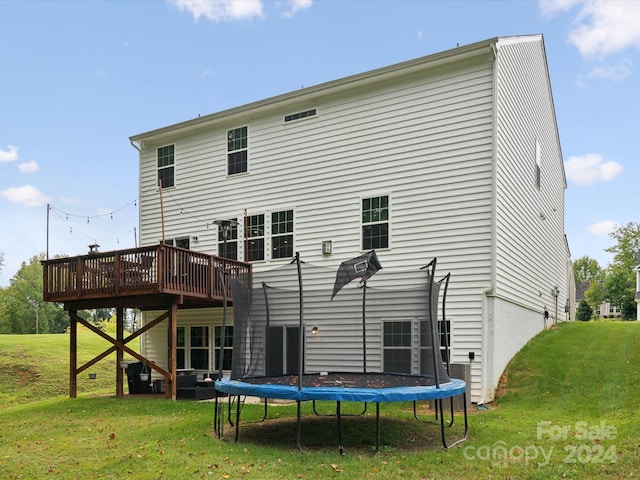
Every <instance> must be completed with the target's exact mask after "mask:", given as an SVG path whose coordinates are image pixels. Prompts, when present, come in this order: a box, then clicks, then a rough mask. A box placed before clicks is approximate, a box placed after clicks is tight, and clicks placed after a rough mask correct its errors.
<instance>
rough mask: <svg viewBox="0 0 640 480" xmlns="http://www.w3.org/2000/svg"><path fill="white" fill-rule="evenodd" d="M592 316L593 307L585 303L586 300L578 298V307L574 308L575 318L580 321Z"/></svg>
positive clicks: (585, 320)
mask: <svg viewBox="0 0 640 480" xmlns="http://www.w3.org/2000/svg"><path fill="white" fill-rule="evenodd" d="M592 317H593V308H591V306H590V305H589V304H588V303H587V301H586V300H580V303H579V304H578V308H577V309H576V320H580V321H582V322H588V321H589V320H591V318H592Z"/></svg>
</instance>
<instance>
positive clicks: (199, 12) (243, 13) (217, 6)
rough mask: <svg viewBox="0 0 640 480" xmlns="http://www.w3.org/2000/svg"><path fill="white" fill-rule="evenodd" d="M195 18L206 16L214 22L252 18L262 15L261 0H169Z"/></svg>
mask: <svg viewBox="0 0 640 480" xmlns="http://www.w3.org/2000/svg"><path fill="white" fill-rule="evenodd" d="M169 3H172V4H174V5H175V6H176V7H178V8H179V9H180V10H182V11H186V12H188V13H190V14H191V15H192V16H193V18H194V20H196V21H198V20H199V19H200V17H204V18H206V19H207V20H211V21H212V22H230V21H234V20H251V19H252V18H256V17H257V18H259V17H261V16H262V7H263V5H262V1H261V0H169Z"/></svg>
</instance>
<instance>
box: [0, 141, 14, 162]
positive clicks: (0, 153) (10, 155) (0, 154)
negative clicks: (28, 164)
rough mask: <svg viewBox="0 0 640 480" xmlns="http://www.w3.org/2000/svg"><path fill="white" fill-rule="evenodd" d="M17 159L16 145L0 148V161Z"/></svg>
mask: <svg viewBox="0 0 640 480" xmlns="http://www.w3.org/2000/svg"><path fill="white" fill-rule="evenodd" d="M17 159H18V147H15V146H13V145H8V146H7V148H6V149H3V148H0V163H9V162H15V161H16V160H17Z"/></svg>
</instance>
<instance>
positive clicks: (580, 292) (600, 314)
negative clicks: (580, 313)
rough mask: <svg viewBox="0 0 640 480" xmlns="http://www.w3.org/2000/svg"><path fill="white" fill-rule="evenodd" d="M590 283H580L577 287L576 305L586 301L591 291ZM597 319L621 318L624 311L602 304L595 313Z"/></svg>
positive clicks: (609, 304)
mask: <svg viewBox="0 0 640 480" xmlns="http://www.w3.org/2000/svg"><path fill="white" fill-rule="evenodd" d="M589 285H590V284H589V282H579V283H578V284H577V285H576V305H577V304H579V303H580V302H581V301H582V300H586V292H587V290H589ZM593 314H594V316H595V318H620V316H621V315H622V311H621V309H620V307H618V306H616V305H614V304H612V303H609V302H606V301H605V302H602V303H601V304H600V305H599V306H598V308H596V309H595V311H594V312H593Z"/></svg>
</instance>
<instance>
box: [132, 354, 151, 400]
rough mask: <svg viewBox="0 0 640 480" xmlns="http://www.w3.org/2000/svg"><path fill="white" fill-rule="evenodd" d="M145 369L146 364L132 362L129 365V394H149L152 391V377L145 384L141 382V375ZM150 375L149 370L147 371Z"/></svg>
mask: <svg viewBox="0 0 640 480" xmlns="http://www.w3.org/2000/svg"><path fill="white" fill-rule="evenodd" d="M143 369H144V363H142V362H132V363H130V364H129V365H127V382H128V384H129V393H130V394H131V393H149V392H150V391H151V375H149V377H148V380H147V381H146V382H143V381H142V380H140V374H141V373H142V370H143ZM146 371H147V373H148V369H146Z"/></svg>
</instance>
